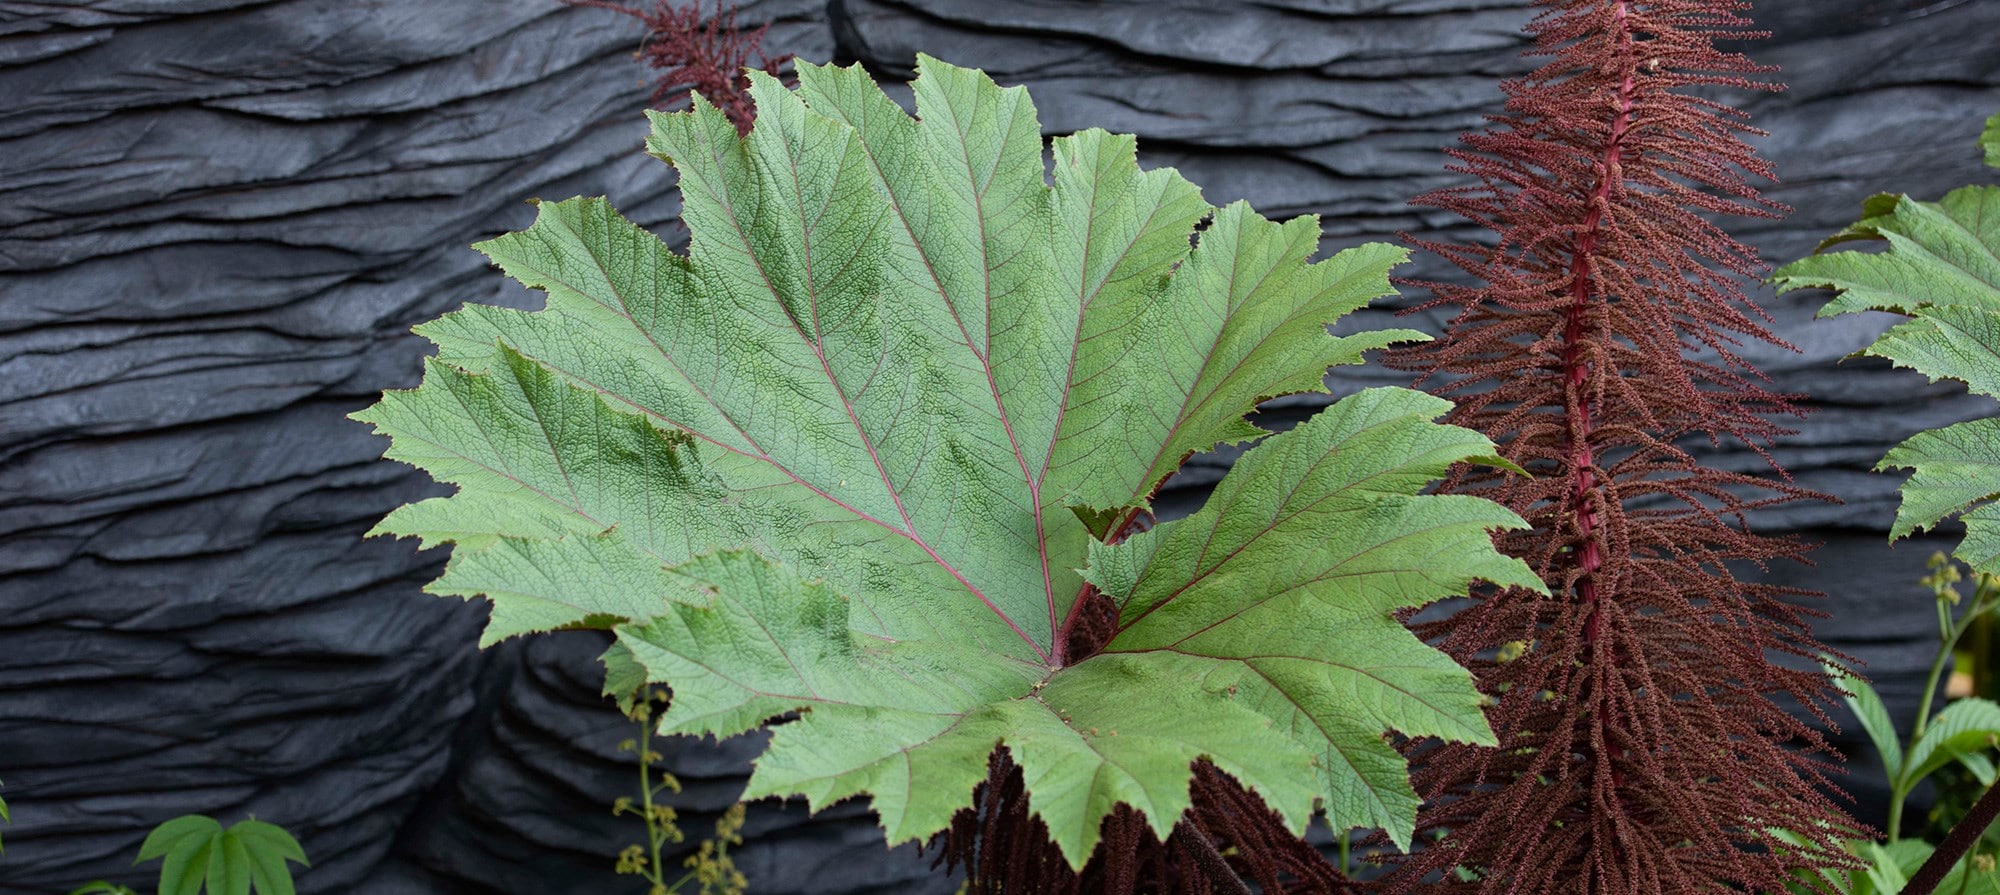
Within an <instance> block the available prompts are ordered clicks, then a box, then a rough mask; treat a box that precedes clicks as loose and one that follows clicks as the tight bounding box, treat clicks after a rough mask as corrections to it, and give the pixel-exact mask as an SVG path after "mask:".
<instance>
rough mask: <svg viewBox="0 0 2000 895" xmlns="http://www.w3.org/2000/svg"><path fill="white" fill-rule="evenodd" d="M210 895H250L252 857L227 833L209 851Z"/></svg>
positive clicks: (241, 844)
mask: <svg viewBox="0 0 2000 895" xmlns="http://www.w3.org/2000/svg"><path fill="white" fill-rule="evenodd" d="M208 895H250V855H249V853H248V852H247V851H245V850H244V848H243V840H241V839H238V838H236V837H235V836H234V835H231V833H229V832H227V831H225V832H224V833H223V834H222V837H221V838H220V839H218V840H216V842H215V844H214V845H213V846H211V847H210V848H209V850H208Z"/></svg>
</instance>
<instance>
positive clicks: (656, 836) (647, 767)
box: [639, 712, 687, 892]
mask: <svg viewBox="0 0 2000 895" xmlns="http://www.w3.org/2000/svg"><path fill="white" fill-rule="evenodd" d="M652 718H653V715H652V713H651V712H647V713H645V714H644V715H642V716H640V718H639V795H640V799H641V803H642V804H643V805H644V806H645V811H646V814H645V817H646V842H647V844H648V846H649V847H650V849H651V851H650V855H649V857H650V858H651V863H648V864H647V865H646V878H647V879H649V880H651V881H652V883H653V885H654V887H655V888H656V890H657V889H658V888H661V887H664V888H665V889H666V890H667V891H669V892H671V891H673V890H675V889H679V888H680V887H681V883H682V882H686V881H687V880H685V879H682V880H681V881H680V882H676V883H674V884H673V885H672V886H667V885H666V883H665V879H664V874H662V873H661V872H660V843H661V842H663V841H665V840H666V838H667V837H666V833H665V831H663V830H661V829H660V824H659V821H658V819H656V818H655V817H654V816H653V779H652V768H653V721H652Z"/></svg>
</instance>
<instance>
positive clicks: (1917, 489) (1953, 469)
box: [1771, 115, 2000, 572]
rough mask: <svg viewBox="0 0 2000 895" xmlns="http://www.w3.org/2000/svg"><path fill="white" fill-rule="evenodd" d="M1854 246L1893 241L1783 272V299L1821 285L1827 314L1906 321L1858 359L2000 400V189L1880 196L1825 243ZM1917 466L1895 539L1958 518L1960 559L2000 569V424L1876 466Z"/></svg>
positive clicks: (1903, 451) (1909, 445)
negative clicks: (1876, 314)
mask: <svg viewBox="0 0 2000 895" xmlns="http://www.w3.org/2000/svg"><path fill="white" fill-rule="evenodd" d="M1980 143H1981V145H1982V146H1983V148H1984V150H1985V153H1986V161H1987V163H1988V164H1989V165H1993V166H1995V167H2000V115H1996V116H1994V117H1993V118H1991V119H1989V120H1988V121H1987V124H1986V129H1985V131H1984V132H1983V133H1982V135H1981V137H1980ZM1849 239H1869V240H1877V241H1880V242H1883V243H1886V249H1885V250H1884V251H1881V252H1876V253H1866V252H1854V251H1838V252H1823V253H1821V254H1815V255H1813V256H1811V257H1808V258H1804V259H1801V260H1799V261H1795V262H1793V263H1791V264H1788V265H1785V266H1784V267H1782V268H1779V269H1778V271H1777V272H1776V273H1775V274H1773V275H1772V277H1771V282H1772V283H1773V284H1774V285H1776V286H1777V287H1778V290H1779V291H1780V292H1786V291H1791V290H1794V289H1803V288H1810V287H1818V288H1824V289H1832V290H1835V291H1836V292H1838V293H1839V294H1838V295H1837V296H1836V297H1835V298H1834V299H1833V300H1832V301H1830V302H1828V303H1827V305H1826V307H1825V308H1823V309H1822V310H1821V311H1820V315H1821V316H1831V315H1836V314H1846V313H1852V312H1856V311H1865V310H1880V311H1892V312H1896V313H1900V314H1905V315H1908V316H1909V317H1910V318H1911V319H1910V320H1909V321H1908V322H1905V323H1902V324H1899V325H1897V326H1896V327H1894V328H1892V329H1890V330H1889V331H1888V332H1887V333H1885V334H1883V336H1882V337H1881V338H1880V339H1879V340H1877V341H1876V342H1875V344H1874V345H1872V346H1870V347H1869V348H1867V349H1865V350H1864V351H1863V352H1862V353H1863V354H1868V355H1872V356H1875V357H1882V358H1887V359H1888V360H1889V361H1891V362H1892V363H1894V364H1895V365H1896V366H1899V367H1906V368H1909V369H1913V370H1916V371H1918V372H1921V373H1923V374H1924V375H1926V376H1928V377H1930V378H1931V379H1932V380H1933V381H1935V380H1938V379H1957V380H1960V381H1962V382H1964V383H1966V385H1967V387H1968V388H1970V389H1971V390H1972V391H1973V392H1975V393H1977V394H1983V395H1988V396H1991V397H2000V186H1968V187H1964V188H1961V189H1957V190H1953V191H1952V192H1951V193H1949V194H1948V195H1946V196H1945V197H1944V199H1943V200H1942V201H1940V202H1936V203H1931V202H1921V201H1918V200H1915V199H1912V198H1910V197H1908V196H1878V197H1875V198H1873V199H1870V200H1869V201H1868V203H1867V205H1866V206H1865V208H1864V217H1863V218H1862V220H1861V221H1860V222H1858V223H1856V224H1854V225H1851V226H1849V227H1848V228H1846V229H1845V230H1842V231H1841V232H1840V233H1838V234H1835V236H1834V237H1833V238H1832V239H1830V240H1829V241H1828V243H1827V244H1823V245H1822V249H1824V248H1827V247H1828V246H1829V245H1832V244H1836V243H1838V242H1841V241H1845V240H1849ZM1898 467H1899V468H1908V469H1911V470H1913V473H1912V475H1911V476H1910V480H1909V481H1908V482H1906V483H1905V484H1904V485H1903V488H1902V494H1903V504H1902V506H1901V507H1900V508H1899V509H1898V511H1897V514H1896V523H1895V527H1894V529H1893V531H1892V532H1891V538H1892V539H1896V538H1902V537H1906V536H1908V535H1910V534H1912V533H1914V532H1917V531H1921V530H1924V529H1927V528H1930V527H1932V526H1935V525H1937V524H1938V523H1939V522H1940V521H1942V520H1943V519H1944V518H1945V517H1946V516H1951V515H1954V514H1956V515H1957V516H1958V517H1959V519H1960V520H1961V521H1962V522H1964V523H1965V527H1966V535H1965V539H1964V541H1963V542H1962V543H1961V544H1960V545H1959V548H1958V551H1957V555H1958V557H1959V559H1961V560H1963V561H1965V562H1966V563H1967V564H1969V565H1971V566H1972V567H1973V569H1974V570H1976V571H1981V572H2000V507H1996V505H1995V504H1994V503H1993V500H1994V498H1995V497H2000V420H1996V419H1981V420H1972V421H1969V422H1963V423H1957V424H1954V425H1951V426H1946V427H1944V428H1941V429H1934V430H1931V431H1927V432H1920V433H1918V434H1917V435H1915V436H1913V437H1911V438H1909V439H1908V440H1906V441H1904V442H1903V443H1902V444H1900V445H1897V446H1896V448H1895V449H1893V450H1891V451H1890V452H1889V453H1888V455H1887V456H1886V457H1884V458H1883V460H1882V463H1881V464H1880V467H1878V468H1898Z"/></svg>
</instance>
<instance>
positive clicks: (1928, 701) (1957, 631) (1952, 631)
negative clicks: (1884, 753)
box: [1885, 576, 1996, 842]
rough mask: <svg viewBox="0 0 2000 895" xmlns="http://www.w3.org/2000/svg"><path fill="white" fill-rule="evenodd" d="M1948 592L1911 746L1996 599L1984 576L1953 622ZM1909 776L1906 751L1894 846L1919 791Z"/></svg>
mask: <svg viewBox="0 0 2000 895" xmlns="http://www.w3.org/2000/svg"><path fill="white" fill-rule="evenodd" d="M1948 588H1949V585H1948V584H1941V585H1940V587H1939V591H1938V597H1939V598H1938V601H1937V603H1938V618H1939V627H1940V632H1939V633H1940V634H1942V635H1943V637H1942V640H1943V642H1942V644H1941V645H1940V646H1939V647H1938V653H1937V657H1936V658H1934V659H1932V660H1931V670H1930V674H1929V676H1927V677H1926V678H1925V679H1924V692H1923V695H1922V696H1920V697H1919V698H1918V701H1917V720H1916V723H1915V724H1914V725H1912V726H1911V728H1910V742H1911V743H1915V742H1917V741H1918V740H1920V739H1922V738H1923V736H1924V731H1925V730H1926V729H1927V728H1929V727H1930V720H1931V706H1932V705H1933V704H1934V702H1935V700H1936V697H1937V691H1938V682H1939V681H1940V680H1942V679H1943V678H1944V667H1945V665H1946V664H1947V663H1949V662H1950V661H1951V657H1952V653H1953V651H1954V650H1956V649H1957V648H1958V641H1959V639H1960V638H1962V637H1964V636H1965V632H1966V631H1967V630H1969V629H1971V627H1972V622H1973V620H1974V619H1976V618H1978V617H1979V616H1980V615H1982V614H1984V613H1985V612H1986V610H1987V609H1988V608H1990V607H1989V606H1988V605H1987V603H1988V602H1989V601H1990V600H1992V599H1993V598H1994V597H1995V595H1996V589H1995V588H1994V587H1992V586H1991V585H1990V584H1989V583H1988V581H1987V579H1986V578H1985V577H1984V576H1981V577H1980V579H1979V581H1978V584H1977V585H1975V587H1974V590H1973V592H1972V599H1971V600H1969V601H1967V604H1966V607H1965V612H1963V613H1961V614H1960V615H1959V617H1958V619H1957V620H1955V621H1954V620H1953V619H1952V618H1951V608H1950V606H1949V604H1948V603H1947V601H1946V600H1945V599H1944V594H1945V592H1946V590H1947V589H1948ZM1909 772H1910V753H1909V752H1908V751H1905V752H1904V753H1903V761H1902V765H1901V766H1900V767H1898V768H1896V774H1895V777H1894V778H1893V779H1891V780H1890V781H1889V823H1888V829H1887V830H1886V831H1885V832H1887V833H1888V836H1889V841H1890V842H1894V841H1896V840H1897V839H1898V838H1900V837H1901V834H1902V831H1903V802H1904V801H1906V800H1907V799H1908V798H1909V796H1910V791H1911V790H1912V789H1915V788H1916V781H1913V780H1908V779H1906V778H1907V776H1908V775H1909Z"/></svg>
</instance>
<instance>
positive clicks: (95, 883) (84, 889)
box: [69, 879, 139, 895]
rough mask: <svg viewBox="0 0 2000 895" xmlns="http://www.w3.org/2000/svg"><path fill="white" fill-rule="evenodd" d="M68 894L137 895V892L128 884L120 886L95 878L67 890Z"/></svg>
mask: <svg viewBox="0 0 2000 895" xmlns="http://www.w3.org/2000/svg"><path fill="white" fill-rule="evenodd" d="M69 895H139V893H138V892H136V891H133V889H132V888H131V887H130V886H121V885H118V884H117V883H107V882H105V881H104V880H101V879H97V880H91V881H90V882H87V883H84V884H83V885H81V886H78V887H76V888H74V889H71V890H69Z"/></svg>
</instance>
